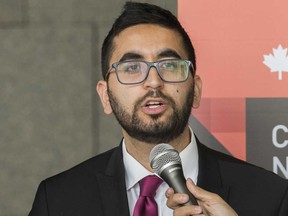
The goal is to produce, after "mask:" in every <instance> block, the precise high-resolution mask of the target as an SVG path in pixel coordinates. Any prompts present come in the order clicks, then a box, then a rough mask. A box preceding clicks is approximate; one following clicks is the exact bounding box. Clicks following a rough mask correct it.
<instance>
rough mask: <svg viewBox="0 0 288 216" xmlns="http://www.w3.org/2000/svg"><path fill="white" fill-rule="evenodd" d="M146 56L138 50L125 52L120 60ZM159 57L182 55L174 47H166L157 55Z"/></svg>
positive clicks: (177, 56) (137, 58)
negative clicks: (137, 51)
mask: <svg viewBox="0 0 288 216" xmlns="http://www.w3.org/2000/svg"><path fill="white" fill-rule="evenodd" d="M143 58H144V56H143V55H141V54H139V53H136V52H128V53H125V54H124V55H123V56H122V57H121V59H120V60H119V61H120V62H121V61H126V60H139V59H143ZM157 58H176V59H181V56H180V55H179V54H178V53H177V52H176V51H175V50H172V49H164V50H162V51H160V52H159V54H158V55H157Z"/></svg>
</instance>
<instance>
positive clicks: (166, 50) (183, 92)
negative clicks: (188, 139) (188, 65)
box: [98, 24, 201, 144]
mask: <svg viewBox="0 0 288 216" xmlns="http://www.w3.org/2000/svg"><path fill="white" fill-rule="evenodd" d="M187 57H188V55H187V54H186V53H185V51H184V49H183V44H182V39H181V37H180V35H179V33H177V32H175V31H173V30H171V29H167V28H163V27H160V26H158V25H151V24H142V25H136V26H132V27H129V28H127V29H125V30H123V31H122V32H121V33H120V34H119V35H118V36H116V37H115V38H114V52H113V54H112V56H111V60H110V65H111V64H112V63H114V62H119V61H124V60H144V61H148V62H155V61H159V60H163V59H169V58H173V59H175V58H180V59H187ZM195 80H198V77H197V79H195ZM194 86H195V81H194V80H193V77H192V75H191V73H190V74H189V77H188V80H187V81H185V82H182V83H167V82H164V81H163V80H161V78H160V77H159V75H158V73H157V71H156V69H155V68H154V67H152V68H151V69H150V72H149V75H148V77H147V79H146V80H145V81H144V82H143V83H140V84H135V85H123V84H121V83H119V82H118V80H117V78H116V74H115V73H114V72H112V73H111V74H110V75H109V79H108V84H107V97H106V98H109V102H107V101H106V103H105V102H104V103H105V104H106V105H104V103H103V100H102V103H103V106H104V111H105V107H106V111H105V112H106V113H110V112H111V111H113V113H114V114H115V116H116V118H117V120H118V122H119V123H120V125H121V126H122V128H123V129H124V130H125V131H126V132H127V134H128V135H129V136H131V137H133V138H135V139H137V140H139V141H143V142H147V143H152V144H157V143H162V142H165V143H168V142H170V141H171V140H173V139H175V138H176V137H177V136H179V135H180V134H181V133H182V132H183V130H184V128H185V127H186V126H187V122H188V119H189V116H190V112H191V108H192V105H193V98H194V94H195V95H198V96H199V97H198V98H196V99H194V106H195V107H197V106H198V105H199V100H200V94H199V92H201V87H200V89H199V86H198V85H197V83H196V88H195V90H196V92H194ZM98 93H99V91H98ZM100 97H101V96H100Z"/></svg>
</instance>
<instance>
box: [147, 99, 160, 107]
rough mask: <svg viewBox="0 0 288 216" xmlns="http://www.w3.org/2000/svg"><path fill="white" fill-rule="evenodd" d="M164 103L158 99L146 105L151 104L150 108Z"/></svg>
mask: <svg viewBox="0 0 288 216" xmlns="http://www.w3.org/2000/svg"><path fill="white" fill-rule="evenodd" d="M161 104H162V103H160V102H157V101H155V102H154V101H153V102H149V103H148V104H147V105H146V106H149V107H150V108H156V107H158V106H160V105H161Z"/></svg>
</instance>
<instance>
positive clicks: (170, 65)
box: [160, 61, 178, 71]
mask: <svg viewBox="0 0 288 216" xmlns="http://www.w3.org/2000/svg"><path fill="white" fill-rule="evenodd" d="M160 67H161V69H163V70H165V71H175V70H176V69H177V68H178V65H177V62H174V61H167V62H162V64H161V66H160Z"/></svg>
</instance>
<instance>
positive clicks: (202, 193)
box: [186, 178, 213, 202]
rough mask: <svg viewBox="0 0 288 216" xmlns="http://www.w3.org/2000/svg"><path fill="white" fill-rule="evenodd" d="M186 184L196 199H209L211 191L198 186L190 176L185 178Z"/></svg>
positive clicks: (203, 200)
mask: <svg viewBox="0 0 288 216" xmlns="http://www.w3.org/2000/svg"><path fill="white" fill-rule="evenodd" d="M186 184H187V187H188V189H189V191H190V192H191V193H192V194H193V195H194V196H195V198H196V199H197V200H199V201H202V202H206V201H209V200H211V195H212V196H213V193H211V192H208V191H206V190H204V189H202V188H200V187H198V186H197V185H195V183H194V182H193V181H192V180H191V179H190V178H188V179H187V183H186Z"/></svg>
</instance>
